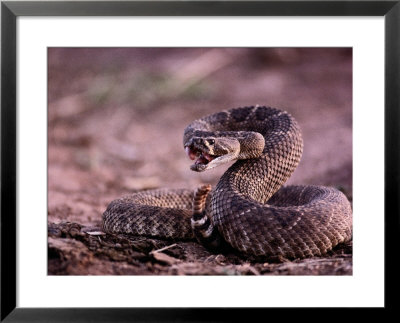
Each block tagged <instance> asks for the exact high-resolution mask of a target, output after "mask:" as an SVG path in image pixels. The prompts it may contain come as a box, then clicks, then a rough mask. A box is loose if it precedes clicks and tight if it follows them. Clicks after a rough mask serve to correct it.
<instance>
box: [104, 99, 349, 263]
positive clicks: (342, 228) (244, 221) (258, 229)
mask: <svg viewBox="0 0 400 323" xmlns="http://www.w3.org/2000/svg"><path fill="white" fill-rule="evenodd" d="M183 144H184V147H185V150H186V152H187V154H188V156H189V157H190V158H191V159H192V160H195V163H194V164H193V165H192V166H191V169H192V170H194V171H204V170H207V169H210V168H213V167H215V166H218V165H221V164H224V163H226V162H229V161H236V162H235V163H234V164H233V165H232V166H231V167H230V168H229V169H228V170H227V171H226V172H225V173H224V174H223V176H222V177H221V178H220V180H219V182H218V184H217V185H216V187H215V188H214V189H213V190H211V191H210V189H211V188H210V186H209V185H203V186H201V187H199V188H198V189H197V190H196V191H195V192H193V191H191V190H187V189H181V190H177V189H159V190H151V191H143V192H139V193H135V194H133V195H131V196H127V197H123V198H121V199H117V200H115V201H113V202H111V203H110V204H109V206H108V208H107V210H106V211H105V212H104V214H103V228H104V230H105V231H106V232H112V233H124V234H133V235H145V236H154V237H162V238H172V239H192V238H194V237H196V238H197V240H198V241H200V242H201V243H202V244H204V245H205V246H207V247H210V248H214V249H218V247H219V246H220V245H221V244H228V245H229V246H231V247H233V248H234V249H236V250H238V251H240V252H242V253H244V254H249V255H254V256H266V257H284V258H288V259H293V258H304V257H310V256H319V255H322V254H324V253H326V252H327V251H328V250H331V249H332V248H333V247H334V246H336V245H337V244H339V243H342V242H346V241H349V240H350V239H351V236H352V210H351V206H350V203H349V201H348V200H347V198H346V197H345V196H344V194H343V193H341V192H340V191H338V190H336V189H334V188H328V187H321V186H284V187H282V185H283V184H284V183H285V181H286V180H287V179H288V178H289V177H290V175H291V174H292V172H293V171H294V170H295V168H296V167H297V165H298V163H299V161H300V157H301V154H302V149H303V142H302V137H301V133H300V130H299V127H298V125H297V122H296V121H295V120H294V119H293V118H292V117H291V116H290V115H289V114H288V113H287V112H284V111H280V110H278V109H274V108H270V107H265V106H255V107H241V108H235V109H231V110H226V111H222V112H219V113H215V114H212V115H209V116H206V117H203V118H201V119H198V120H195V121H193V122H192V123H191V124H190V125H189V126H188V127H187V128H186V129H185V131H184V137H183Z"/></svg>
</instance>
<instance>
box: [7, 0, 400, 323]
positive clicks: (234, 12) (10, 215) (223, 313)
mask: <svg viewBox="0 0 400 323" xmlns="http://www.w3.org/2000/svg"><path fill="white" fill-rule="evenodd" d="M19 16H383V17H384V19H385V156H384V158H385V175H384V176H385V178H384V179H385V307H384V308H385V309H386V310H390V309H395V308H396V301H395V296H393V295H394V293H392V291H393V292H394V291H395V290H396V287H399V284H398V283H399V278H398V277H399V275H398V273H396V272H395V270H396V269H395V266H394V261H395V259H396V258H397V257H396V255H397V254H398V249H397V248H396V247H397V244H398V243H395V242H391V240H392V239H394V237H396V236H398V234H399V227H400V220H399V213H400V212H399V205H400V203H399V202H398V198H399V197H400V195H399V179H400V176H399V155H400V149H399V148H400V145H399V130H398V129H399V125H400V124H399V120H400V118H399V117H400V113H399V111H400V94H399V93H400V64H399V62H400V1H399V0H397V1H121V2H119V1H86V2H85V1H78V2H72V1H65V2H57V1H46V2H38V1H37V2H36V1H29V2H28V1H26V2H24V1H18V2H16V1H2V3H1V321H4V322H31V321H35V322H91V321H96V322H127V321H135V322H142V321H147V322H169V321H173V322H190V321H193V322H194V321H196V322H201V321H213V322H220V321H230V322H233V321H237V320H239V319H243V315H246V316H247V317H248V318H251V317H254V318H255V317H265V316H264V315H266V313H265V311H266V310H271V311H273V310H278V309H246V310H245V309H238V308H236V309H227V308H214V309H194V308H192V309H187V308H163V309H160V308H159V309H154V308H148V309H145V308H140V309H137V308H119V309H118V308H101V309H98V308H57V309H50V308H19V307H16V299H17V292H16V287H17V286H16V283H17V282H16V270H17V267H16V266H17V264H16V243H17V237H16V216H17V215H16V202H17V201H16V188H17V186H16V185H17V180H16V175H17V174H16V171H17V170H16V162H17V157H16V134H17V132H16V131H17V129H16V113H17V110H16V82H17V79H16V54H17V53H16V41H17V39H16V37H17V30H16V19H17V18H18V17H19ZM371 257H372V259H373V255H371ZM372 259H371V260H372ZM38 293H40V291H38ZM189 297H190V295H189ZM199 305H201V304H199ZM284 310H287V309H284ZM280 311H281V312H282V309H280ZM330 312H332V310H330ZM287 314H288V312H285V316H286V315H287ZM279 315H280V317H281V318H282V313H281V314H279ZM332 315H334V314H332ZM378 315H381V313H380V311H379V314H378ZM371 318H372V317H371ZM380 319H382V317H380Z"/></svg>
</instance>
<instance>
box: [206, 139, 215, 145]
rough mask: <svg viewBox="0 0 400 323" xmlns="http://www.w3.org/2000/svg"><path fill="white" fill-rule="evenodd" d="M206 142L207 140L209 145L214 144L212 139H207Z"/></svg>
mask: <svg viewBox="0 0 400 323" xmlns="http://www.w3.org/2000/svg"><path fill="white" fill-rule="evenodd" d="M207 142H208V143H209V144H210V145H214V144H215V140H214V139H207Z"/></svg>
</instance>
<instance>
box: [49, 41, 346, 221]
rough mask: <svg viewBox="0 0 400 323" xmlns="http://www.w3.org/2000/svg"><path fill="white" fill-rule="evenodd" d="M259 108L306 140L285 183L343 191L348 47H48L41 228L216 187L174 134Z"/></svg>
mask: <svg viewBox="0 0 400 323" xmlns="http://www.w3.org/2000/svg"><path fill="white" fill-rule="evenodd" d="M256 104H260V105H269V106H273V107H276V108H280V109H283V110H286V111H288V112H289V113H291V114H292V115H293V116H294V117H295V118H296V119H297V121H298V122H299V124H300V127H301V129H302V132H303V138H304V153H303V158H302V161H301V163H300V165H299V167H298V168H297V170H296V171H295V173H294V174H293V176H292V177H291V178H290V180H289V182H288V184H315V185H328V186H335V187H337V188H339V189H341V190H342V191H344V192H345V194H346V195H347V196H348V197H349V198H350V199H351V192H352V50H351V48H49V49H48V145H49V147H48V184H49V185H48V190H49V192H48V194H49V196H48V203H49V209H48V212H49V218H48V221H49V222H59V221H60V220H62V221H76V222H79V223H82V224H84V225H97V224H99V223H100V221H101V214H102V212H103V211H104V209H105V207H106V206H107V204H108V203H109V202H110V201H111V200H113V199H115V198H118V197H120V196H122V195H126V194H130V193H132V192H135V191H137V190H143V189H150V188H156V187H176V188H180V187H181V188H195V187H196V186H197V185H198V184H200V183H211V184H213V185H214V184H216V182H217V181H218V179H219V177H220V176H221V174H222V173H223V172H224V171H225V170H226V167H222V168H216V169H213V170H210V171H208V172H205V173H195V172H192V171H190V169H189V166H190V164H191V161H190V160H189V159H188V158H187V157H186V155H185V152H184V149H183V144H182V135H183V130H184V128H185V127H186V125H188V124H189V123H190V122H191V121H193V120H194V119H196V118H199V117H201V116H204V115H206V114H210V113H214V112H218V111H220V110H224V109H229V108H234V107H239V106H248V105H256Z"/></svg>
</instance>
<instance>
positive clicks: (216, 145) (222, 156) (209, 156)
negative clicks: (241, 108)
mask: <svg viewBox="0 0 400 323" xmlns="http://www.w3.org/2000/svg"><path fill="white" fill-rule="evenodd" d="M185 151H186V154H187V155H188V156H189V158H190V159H191V160H194V161H195V162H194V164H193V165H191V166H190V169H191V170H193V171H196V172H202V171H205V170H207V169H211V168H214V167H216V166H218V165H221V164H225V163H227V162H229V161H233V160H236V159H237V157H238V155H239V152H240V143H239V141H238V140H237V139H236V138H232V137H204V138H203V137H192V138H190V139H189V141H188V142H187V143H186V144H185Z"/></svg>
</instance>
